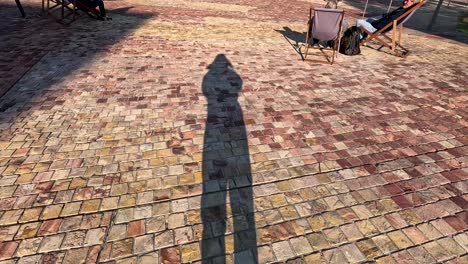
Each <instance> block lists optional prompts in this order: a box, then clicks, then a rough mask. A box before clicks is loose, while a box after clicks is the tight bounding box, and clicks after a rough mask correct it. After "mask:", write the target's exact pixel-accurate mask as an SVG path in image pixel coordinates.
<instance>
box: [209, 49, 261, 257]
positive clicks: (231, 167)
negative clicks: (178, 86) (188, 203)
mask: <svg viewBox="0 0 468 264" xmlns="http://www.w3.org/2000/svg"><path fill="white" fill-rule="evenodd" d="M208 69H209V71H208V73H207V74H206V75H205V76H204V78H203V83H202V90H203V94H204V95H205V97H206V99H207V101H208V109H207V110H208V113H207V121H206V130H205V136H204V146H203V164H202V170H203V194H202V201H201V207H202V212H201V215H202V221H203V240H202V259H203V263H208V262H209V261H211V260H215V261H216V263H225V261H226V260H225V258H226V257H225V255H226V254H230V253H233V257H234V262H235V263H239V264H240V263H242V264H247V263H257V257H258V256H257V239H256V228H255V219H254V213H253V212H254V208H253V193H252V174H251V168H250V157H249V147H248V142H247V132H246V129H245V123H244V118H243V114H242V109H241V106H240V104H239V102H238V96H239V93H240V91H241V89H242V79H241V78H240V76H239V75H238V74H237V73H236V72H235V71H234V69H233V68H232V65H231V63H230V62H229V60H228V59H227V58H226V56H225V55H224V54H218V55H217V56H216V58H215V60H214V61H213V63H212V64H211V65H210V66H209V67H208ZM228 197H229V198H228ZM227 199H229V204H228V203H227ZM228 208H230V209H231V210H230V211H231V213H232V217H231V216H228V214H229V212H228ZM226 232H227V233H232V235H229V236H227V237H225V233H226ZM228 237H231V238H232V240H233V243H234V245H233V252H231V250H230V249H229V248H231V243H230V242H226V241H225V240H228ZM229 240H231V239H229ZM226 244H228V245H226ZM210 263H211V262H210Z"/></svg>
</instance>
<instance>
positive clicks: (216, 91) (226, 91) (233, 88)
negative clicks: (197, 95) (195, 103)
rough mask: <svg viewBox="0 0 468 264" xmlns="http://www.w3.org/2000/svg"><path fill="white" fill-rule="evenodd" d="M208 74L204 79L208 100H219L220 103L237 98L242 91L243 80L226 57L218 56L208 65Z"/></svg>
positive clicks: (203, 85)
mask: <svg viewBox="0 0 468 264" xmlns="http://www.w3.org/2000/svg"><path fill="white" fill-rule="evenodd" d="M207 68H208V73H207V74H206V75H205V77H204V78H203V84H202V89H203V94H204V95H205V96H206V97H208V98H217V99H218V101H219V102H221V101H224V100H225V99H228V98H233V97H235V98H237V96H238V94H239V92H240V91H241V89H242V79H241V78H240V76H239V75H238V74H237V73H236V71H235V70H234V68H233V66H232V64H231V62H230V61H229V60H228V58H227V57H226V55H224V54H218V55H216V57H215V59H214V60H213V62H212V63H211V64H210V65H208V67H207Z"/></svg>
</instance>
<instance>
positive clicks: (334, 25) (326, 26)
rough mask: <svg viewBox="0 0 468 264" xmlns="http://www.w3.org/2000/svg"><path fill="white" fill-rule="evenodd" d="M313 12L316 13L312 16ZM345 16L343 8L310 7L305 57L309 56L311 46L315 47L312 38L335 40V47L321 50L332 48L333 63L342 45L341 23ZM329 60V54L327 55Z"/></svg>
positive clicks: (331, 62)
mask: <svg viewBox="0 0 468 264" xmlns="http://www.w3.org/2000/svg"><path fill="white" fill-rule="evenodd" d="M312 13H313V14H314V16H313V18H312ZM343 18H344V11H343V10H341V9H327V8H315V9H312V8H311V9H310V12H309V20H308V21H309V22H308V25H307V34H306V39H305V46H306V51H305V55H304V59H305V58H307V54H308V51H309V48H315V47H314V46H313V45H311V43H310V42H311V40H312V39H317V40H319V41H327V42H330V41H333V47H331V48H320V47H319V49H320V50H322V51H323V50H332V51H333V55H332V57H331V61H330V64H333V61H334V59H335V56H338V52H337V50H338V48H339V47H340V36H341V24H342V22H343ZM325 56H326V57H327V60H328V56H327V55H325Z"/></svg>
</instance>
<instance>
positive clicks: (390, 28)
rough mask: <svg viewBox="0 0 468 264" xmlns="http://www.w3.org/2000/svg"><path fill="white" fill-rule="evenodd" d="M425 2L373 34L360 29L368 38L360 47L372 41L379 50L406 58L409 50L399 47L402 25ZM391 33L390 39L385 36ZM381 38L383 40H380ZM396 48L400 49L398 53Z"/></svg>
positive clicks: (424, 1) (416, 5)
mask: <svg viewBox="0 0 468 264" xmlns="http://www.w3.org/2000/svg"><path fill="white" fill-rule="evenodd" d="M426 1H427V0H422V1H420V2H419V3H417V4H414V5H413V6H412V7H411V8H410V9H409V10H407V11H406V12H405V13H404V14H402V15H401V16H399V17H397V18H396V19H395V20H393V21H392V22H390V23H388V24H387V25H386V26H385V27H383V28H381V29H379V30H377V31H375V32H374V33H372V32H370V31H368V30H366V29H365V28H363V27H360V28H361V30H362V31H363V32H365V33H367V35H368V37H367V38H366V39H365V40H363V41H361V46H363V45H366V44H367V43H369V42H370V41H372V40H375V41H377V42H378V43H379V44H381V45H382V46H380V48H379V50H380V49H381V48H383V47H387V48H389V49H390V50H391V51H392V52H393V53H395V55H397V56H399V57H402V58H404V57H406V56H407V55H408V53H409V50H408V49H407V48H405V47H403V46H402V45H401V32H402V31H403V24H404V23H405V22H406V21H407V20H408V19H410V17H411V16H412V15H413V14H414V13H415V12H416V10H418V8H420V7H421V6H422V5H424V4H425V3H426ZM389 32H391V33H392V37H389V36H387V35H386V34H387V33H389ZM381 37H383V38H384V39H382V38H381ZM397 48H400V49H401V51H399V50H398V49H397Z"/></svg>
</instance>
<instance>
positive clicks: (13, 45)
mask: <svg viewBox="0 0 468 264" xmlns="http://www.w3.org/2000/svg"><path fill="white" fill-rule="evenodd" d="M23 6H24V9H25V11H26V15H27V18H26V19H23V18H21V16H20V13H19V11H18V9H17V7H16V4H15V2H14V1H11V4H5V3H0V24H2V27H1V28H0V96H2V95H3V96H2V97H1V98H0V125H1V124H5V123H12V122H13V121H14V120H15V118H20V117H21V115H22V114H23V113H24V112H27V111H28V110H30V109H31V108H34V107H35V106H36V105H39V103H40V105H41V106H42V107H53V106H54V105H60V104H63V103H64V102H63V97H62V99H60V100H59V99H57V98H58V97H60V95H63V94H66V93H69V94H72V89H67V88H66V87H61V88H57V86H58V84H59V83H60V82H63V81H65V80H67V79H69V78H70V77H71V76H72V75H73V74H76V73H79V72H80V68H81V67H82V66H84V65H87V64H89V63H90V62H92V61H93V60H95V59H97V58H101V57H102V56H105V54H106V52H108V51H109V49H110V48H111V47H112V46H114V45H115V44H118V43H119V42H120V41H121V40H122V39H124V38H125V37H127V36H128V35H129V34H131V33H132V32H133V31H134V30H136V29H137V28H138V27H140V26H141V25H142V24H143V23H144V22H145V21H146V20H148V19H150V18H155V17H157V15H158V14H155V13H145V12H141V11H135V10H133V9H132V8H131V7H128V6H122V4H120V6H119V5H111V8H109V7H108V6H107V9H108V13H109V16H112V17H113V20H112V21H97V20H94V19H91V18H89V17H88V16H86V15H83V16H82V17H80V18H79V19H78V20H76V21H75V22H73V23H72V24H71V25H68V26H65V25H62V24H59V23H56V22H55V21H54V19H53V17H52V16H48V17H43V16H42V17H41V16H40V14H41V6H40V3H35V2H30V1H26V2H23ZM74 92H77V91H76V89H75V91H74ZM6 134H7V133H2V136H5V135H6Z"/></svg>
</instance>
